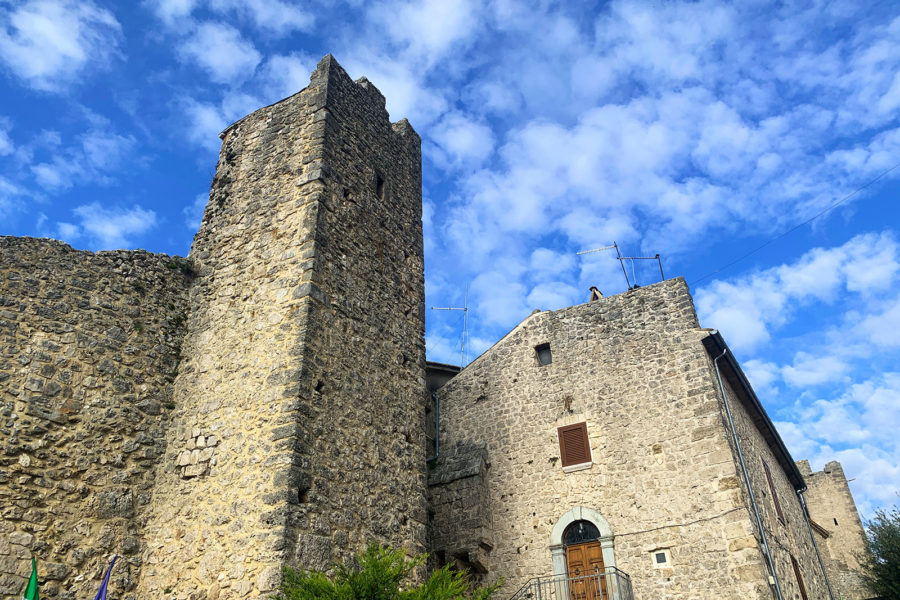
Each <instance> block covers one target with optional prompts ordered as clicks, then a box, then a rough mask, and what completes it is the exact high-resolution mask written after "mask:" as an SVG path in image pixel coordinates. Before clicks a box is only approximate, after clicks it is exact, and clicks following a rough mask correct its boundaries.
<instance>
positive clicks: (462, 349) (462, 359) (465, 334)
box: [431, 284, 469, 368]
mask: <svg viewBox="0 0 900 600" xmlns="http://www.w3.org/2000/svg"><path fill="white" fill-rule="evenodd" d="M431 310H461V311H462V313H463V330H462V339H461V340H460V344H459V368H463V367H465V366H466V360H467V359H468V358H469V357H468V354H467V352H466V347H467V345H468V343H469V284H466V296H465V300H464V301H463V305H462V307H458V306H447V307H441V306H432V307H431Z"/></svg>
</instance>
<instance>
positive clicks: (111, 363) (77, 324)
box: [0, 237, 192, 600]
mask: <svg viewBox="0 0 900 600" xmlns="http://www.w3.org/2000/svg"><path fill="white" fill-rule="evenodd" d="M191 279H192V272H191V267H190V265H189V263H187V262H186V261H185V260H184V259H180V258H177V257H168V256H164V255H159V254H150V253H147V252H143V251H137V252H124V251H116V252H99V253H97V254H93V253H91V252H80V251H76V250H73V249H72V248H70V247H69V246H67V245H66V244H63V243H61V242H57V241H53V240H42V239H31V238H11V237H3V238H0V447H2V451H3V452H2V455H0V598H4V599H10V600H11V599H16V600H18V599H19V598H21V593H22V590H23V589H24V586H25V582H26V577H27V576H28V575H29V574H30V571H31V560H30V559H31V556H32V555H34V556H37V557H38V573H39V577H40V579H41V582H42V587H41V596H42V597H45V598H61V599H71V600H74V599H75V598H85V597H90V596H92V595H93V594H94V593H95V592H96V590H97V587H98V586H99V582H100V579H101V578H102V576H103V573H104V570H105V568H106V566H107V564H108V561H109V559H110V558H111V555H112V554H113V553H115V552H117V553H119V554H120V555H122V556H121V558H120V559H119V561H118V563H117V564H116V570H115V572H114V574H113V578H112V585H113V586H114V587H115V589H117V590H119V592H120V593H121V594H122V595H121V597H122V598H125V599H128V598H134V597H135V596H134V593H133V590H134V587H135V580H136V579H137V578H138V577H139V575H140V571H141V560H140V550H141V547H142V545H143V543H144V540H145V537H144V535H143V524H144V522H145V520H146V516H147V512H148V503H149V502H150V497H151V489H152V486H153V484H154V468H155V466H156V462H157V460H158V459H159V457H160V456H161V455H162V453H163V451H164V448H165V431H166V429H167V427H168V424H169V422H170V415H171V413H172V411H173V409H174V406H175V404H174V395H173V387H172V381H173V380H174V378H175V375H176V369H177V366H178V362H179V357H180V353H181V343H182V338H183V337H184V331H185V326H184V323H185V310H186V290H187V288H188V286H189V284H190V281H191Z"/></svg>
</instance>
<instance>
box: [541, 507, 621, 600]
mask: <svg viewBox="0 0 900 600" xmlns="http://www.w3.org/2000/svg"><path fill="white" fill-rule="evenodd" d="M550 553H551V556H552V559H553V574H554V576H562V577H565V578H567V580H568V582H569V583H568V585H567V587H568V590H567V593H565V594H563V593H559V594H558V595H559V596H560V597H561V598H566V597H568V598H570V599H572V600H608V598H609V596H608V595H607V589H606V587H607V586H606V582H605V581H604V580H603V578H600V581H603V583H602V584H600V583H598V578H597V577H596V573H597V572H598V571H599V572H600V573H603V572H604V570H608V569H609V568H614V567H615V566H616V558H615V554H614V553H613V534H612V530H611V529H610V527H609V523H608V522H607V520H606V519H605V518H604V517H603V515H601V514H600V513H599V512H597V511H596V510H594V509H592V508H588V507H586V506H576V507H574V508H572V509H570V510H569V511H567V512H566V514H564V515H563V516H562V517H560V518H559V520H558V521H557V522H556V524H555V525H554V526H553V531H552V532H551V533H550ZM580 577H585V578H586V579H585V580H584V583H583V584H579V578H580ZM587 578H591V581H593V582H594V583H593V584H590V585H589V584H588V583H587ZM598 586H599V587H598Z"/></svg>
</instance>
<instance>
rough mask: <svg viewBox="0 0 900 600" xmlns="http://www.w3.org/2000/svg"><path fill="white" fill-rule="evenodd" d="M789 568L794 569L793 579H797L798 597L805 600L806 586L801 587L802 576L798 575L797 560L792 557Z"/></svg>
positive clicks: (798, 566)
mask: <svg viewBox="0 0 900 600" xmlns="http://www.w3.org/2000/svg"><path fill="white" fill-rule="evenodd" d="M791 566H792V567H794V577H796V578H797V585H799V586H800V597H801V598H803V600H807V597H806V586H805V585H803V576H802V575H800V565H798V564H797V560H796V559H795V558H794V557H793V556H791Z"/></svg>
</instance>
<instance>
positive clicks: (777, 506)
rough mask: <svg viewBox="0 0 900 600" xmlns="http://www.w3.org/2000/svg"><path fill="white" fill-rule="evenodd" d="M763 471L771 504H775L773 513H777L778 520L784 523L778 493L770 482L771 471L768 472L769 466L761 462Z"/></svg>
mask: <svg viewBox="0 0 900 600" xmlns="http://www.w3.org/2000/svg"><path fill="white" fill-rule="evenodd" d="M762 464H763V469H765V471H766V481H768V482H769V492H770V493H771V494H772V502H773V503H774V504H775V512H776V513H778V520H779V521H781V522H782V523H784V513H783V512H781V502H779V501H778V492H776V491H775V483H774V482H773V481H772V471H770V470H769V464H768V463H767V462H766V461H765V460H763V461H762Z"/></svg>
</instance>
